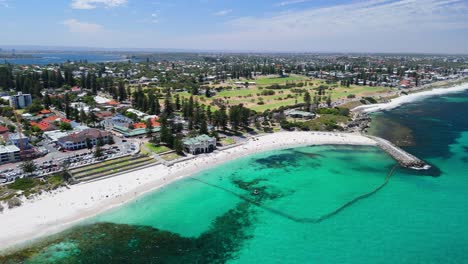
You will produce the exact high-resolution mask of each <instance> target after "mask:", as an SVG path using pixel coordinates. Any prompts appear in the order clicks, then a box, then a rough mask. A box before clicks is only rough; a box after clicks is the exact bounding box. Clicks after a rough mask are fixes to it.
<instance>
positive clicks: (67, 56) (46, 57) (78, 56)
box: [0, 52, 126, 65]
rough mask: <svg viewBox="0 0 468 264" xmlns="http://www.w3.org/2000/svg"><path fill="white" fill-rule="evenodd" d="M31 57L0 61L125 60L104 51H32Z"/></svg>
mask: <svg viewBox="0 0 468 264" xmlns="http://www.w3.org/2000/svg"><path fill="white" fill-rule="evenodd" d="M31 55H32V56H33V58H14V59H11V58H7V59H4V58H1V57H0V59H1V61H0V63H5V61H6V62H7V63H12V64H22V65H30V64H32V65H48V64H60V63H65V62H67V61H72V62H73V61H85V60H86V61H88V62H89V63H96V62H116V61H125V60H126V59H125V57H123V56H122V55H119V54H106V53H84V52H77V53H34V54H31Z"/></svg>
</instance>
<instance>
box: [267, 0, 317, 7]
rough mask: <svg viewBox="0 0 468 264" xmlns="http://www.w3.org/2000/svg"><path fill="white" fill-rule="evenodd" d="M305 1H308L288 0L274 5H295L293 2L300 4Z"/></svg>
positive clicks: (307, 0) (306, 0) (305, 0)
mask: <svg viewBox="0 0 468 264" xmlns="http://www.w3.org/2000/svg"><path fill="white" fill-rule="evenodd" d="M305 2H309V0H289V1H283V2H279V3H277V4H276V5H275V6H288V5H295V4H302V3H305Z"/></svg>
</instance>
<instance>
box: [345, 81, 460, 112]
mask: <svg viewBox="0 0 468 264" xmlns="http://www.w3.org/2000/svg"><path fill="white" fill-rule="evenodd" d="M465 90H468V83H463V84H460V85H456V86H453V87H448V88H436V89H432V90H429V91H423V92H416V93H413V94H409V95H404V96H400V97H397V98H395V99H392V100H391V101H390V102H388V103H383V104H372V105H361V106H358V107H355V108H353V109H352V110H351V111H353V112H364V113H373V112H379V111H383V110H391V109H394V108H397V107H399V106H401V105H404V104H408V103H412V102H415V101H420V100H423V99H425V98H427V97H431V96H436V95H443V94H450V93H458V92H463V91H465Z"/></svg>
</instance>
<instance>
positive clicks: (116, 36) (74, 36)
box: [0, 0, 468, 53]
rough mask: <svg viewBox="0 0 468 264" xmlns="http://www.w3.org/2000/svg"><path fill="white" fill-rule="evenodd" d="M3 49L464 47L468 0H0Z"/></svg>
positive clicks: (429, 50) (467, 31)
mask: <svg viewBox="0 0 468 264" xmlns="http://www.w3.org/2000/svg"><path fill="white" fill-rule="evenodd" d="M0 23H1V25H2V26H1V27H0V36H1V38H0V45H46V46H51V45H53V46H87V47H103V48H177V49H200V50H236V51H241V50H244V51H297V52H300V51H307V52H424V53H468V0H437V1H436V0H340V1H338V0H330V1H324V0H154V1H152V0H149V1H148V0H54V1H48V0H47V1H45V0H0Z"/></svg>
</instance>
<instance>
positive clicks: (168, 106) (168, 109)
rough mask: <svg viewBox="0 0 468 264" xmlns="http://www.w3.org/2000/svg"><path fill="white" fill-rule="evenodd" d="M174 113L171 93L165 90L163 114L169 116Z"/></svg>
mask: <svg viewBox="0 0 468 264" xmlns="http://www.w3.org/2000/svg"><path fill="white" fill-rule="evenodd" d="M173 112H174V109H173V107H172V97H171V92H170V91H169V89H167V92H166V98H165V99H164V113H165V114H166V115H167V116H169V115H171V114H172V113H173Z"/></svg>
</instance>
